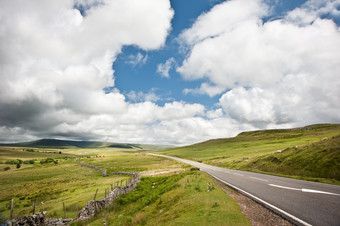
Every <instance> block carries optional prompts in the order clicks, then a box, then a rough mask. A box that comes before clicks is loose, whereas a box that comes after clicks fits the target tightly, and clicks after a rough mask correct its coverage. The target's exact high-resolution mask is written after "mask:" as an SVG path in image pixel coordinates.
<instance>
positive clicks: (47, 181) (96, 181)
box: [0, 148, 183, 219]
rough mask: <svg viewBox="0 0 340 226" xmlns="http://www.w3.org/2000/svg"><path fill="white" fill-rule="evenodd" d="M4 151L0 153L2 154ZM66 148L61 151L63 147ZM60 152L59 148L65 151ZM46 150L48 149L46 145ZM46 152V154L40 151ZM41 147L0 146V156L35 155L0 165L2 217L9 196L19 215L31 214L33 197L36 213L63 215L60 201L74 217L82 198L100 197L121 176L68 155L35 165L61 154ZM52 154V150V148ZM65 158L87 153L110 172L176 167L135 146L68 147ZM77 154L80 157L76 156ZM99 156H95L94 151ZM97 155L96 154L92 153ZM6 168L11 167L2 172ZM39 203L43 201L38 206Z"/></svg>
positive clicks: (171, 162)
mask: <svg viewBox="0 0 340 226" xmlns="http://www.w3.org/2000/svg"><path fill="white" fill-rule="evenodd" d="M3 150H5V151H4V152H2V151H3ZM65 150H66V149H65ZM65 150H63V151H65ZM49 151H52V150H50V149H49ZM44 152H45V153H44ZM46 152H47V150H46V149H35V152H27V151H22V149H21V148H20V149H13V148H9V149H6V148H2V150H1V152H0V153H3V155H2V156H3V159H4V160H9V159H13V160H15V159H17V158H20V159H22V160H25V159H32V158H35V159H38V161H36V162H35V164H33V165H26V164H22V166H21V168H20V169H16V165H8V164H0V169H1V170H0V216H1V217H3V218H5V219H7V218H8V217H9V213H10V206H9V205H10V200H11V199H12V198H14V203H15V207H14V217H16V218H17V217H22V216H24V215H30V214H31V213H32V208H31V206H32V205H33V203H34V200H35V197H38V198H37V203H38V205H37V209H36V210H37V211H36V212H38V211H40V210H41V211H47V217H57V218H60V217H63V208H62V207H63V202H64V203H65V205H66V209H67V215H66V217H71V218H75V217H76V215H77V209H78V211H79V210H80V209H81V208H82V207H84V206H85V204H86V202H87V201H89V200H91V199H93V197H94V194H95V191H96V189H97V188H98V189H99V191H98V195H97V198H103V197H104V193H105V189H106V188H110V187H111V184H114V182H116V181H120V180H121V179H126V178H127V177H126V176H117V175H115V176H109V177H105V178H104V177H101V171H95V170H93V169H91V168H87V167H82V166H80V165H79V164H76V163H74V162H73V159H59V161H58V164H54V163H50V164H40V163H39V160H40V159H45V158H46V156H49V157H54V155H56V156H57V157H59V156H61V157H62V156H63V154H61V155H60V154H54V153H46ZM52 152H55V150H53V151H52ZM66 152H67V153H65V156H68V157H69V156H73V157H75V156H78V157H80V156H83V155H84V153H86V155H87V154H89V156H91V157H90V158H87V157H86V158H82V159H80V160H79V161H84V162H86V163H88V164H91V165H96V166H99V167H101V168H106V169H108V173H111V172H122V171H123V172H135V171H145V172H148V171H152V170H155V169H158V170H166V169H168V168H181V167H182V166H183V164H179V163H177V162H175V161H171V160H167V159H164V160H160V159H158V158H156V157H153V156H149V155H145V154H143V153H138V151H137V150H136V149H134V150H131V151H129V152H126V151H122V150H121V149H114V148H111V149H103V150H101V149H67V151H66ZM75 154H80V155H75ZM98 154H100V156H101V157H99V155H98ZM96 156H98V157H96ZM6 166H10V167H11V169H10V170H8V171H3V168H5V167H6ZM41 202H43V203H44V204H43V205H41Z"/></svg>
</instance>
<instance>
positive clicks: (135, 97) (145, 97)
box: [126, 89, 161, 102]
mask: <svg viewBox="0 0 340 226" xmlns="http://www.w3.org/2000/svg"><path fill="white" fill-rule="evenodd" d="M155 91H156V89H151V90H150V91H149V92H147V93H144V92H142V91H139V92H136V91H130V92H129V93H128V94H127V95H126V96H127V97H128V98H129V100H130V101H132V102H144V101H148V102H156V101H158V100H160V99H161V98H160V97H159V96H158V95H157V94H156V93H155Z"/></svg>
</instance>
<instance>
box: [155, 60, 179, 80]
mask: <svg viewBox="0 0 340 226" xmlns="http://www.w3.org/2000/svg"><path fill="white" fill-rule="evenodd" d="M175 64H176V60H175V59H174V58H173V57H171V58H169V59H168V60H167V61H165V63H164V64H158V65H157V73H159V74H160V75H162V76H163V77H165V78H169V71H170V70H171V68H172V67H174V65H175Z"/></svg>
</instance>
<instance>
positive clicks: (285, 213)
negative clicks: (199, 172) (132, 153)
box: [149, 153, 312, 226]
mask: <svg viewBox="0 0 340 226" xmlns="http://www.w3.org/2000/svg"><path fill="white" fill-rule="evenodd" d="M149 154H151V153H149ZM151 155H156V156H157V155H158V156H159V157H163V158H168V156H165V155H159V154H151ZM170 159H171V158H170ZM177 161H179V160H177ZM189 165H191V164H189ZM206 173H209V172H206ZM209 175H210V176H212V177H213V178H215V179H217V180H219V181H221V182H222V183H224V184H226V185H228V186H229V187H231V188H233V189H235V190H237V191H239V192H241V193H243V194H244V195H246V196H248V197H249V198H251V199H253V200H255V201H257V202H259V203H262V204H263V205H264V206H266V207H267V208H269V209H271V210H273V211H274V212H277V213H280V214H281V215H284V216H286V217H287V218H289V219H291V220H293V221H295V222H296V223H299V224H302V225H305V226H312V225H311V224H308V223H307V222H305V221H303V220H301V219H300V218H297V217H295V216H293V215H291V214H290V213H287V212H286V211H284V210H282V209H280V208H278V207H276V206H274V205H272V204H269V203H268V202H266V201H264V200H262V199H260V198H258V197H256V196H254V195H252V194H250V193H248V192H246V191H244V190H242V189H240V188H238V187H236V186H235V185H232V184H230V183H228V182H226V181H224V180H222V179H220V178H218V177H215V176H214V175H211V174H210V173H209Z"/></svg>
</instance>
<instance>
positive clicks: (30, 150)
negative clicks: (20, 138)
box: [25, 149, 35, 152]
mask: <svg viewBox="0 0 340 226" xmlns="http://www.w3.org/2000/svg"><path fill="white" fill-rule="evenodd" d="M25 151H28V152H35V150H34V149H25Z"/></svg>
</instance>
